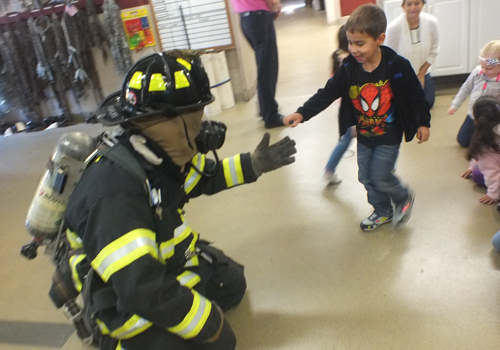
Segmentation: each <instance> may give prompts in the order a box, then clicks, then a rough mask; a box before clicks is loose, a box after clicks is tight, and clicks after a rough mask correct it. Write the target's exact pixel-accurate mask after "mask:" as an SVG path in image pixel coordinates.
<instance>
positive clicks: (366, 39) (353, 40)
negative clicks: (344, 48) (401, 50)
mask: <svg viewBox="0 0 500 350" xmlns="http://www.w3.org/2000/svg"><path fill="white" fill-rule="evenodd" d="M384 40H385V33H382V34H380V36H379V37H378V38H377V39H376V40H375V39H373V37H372V36H371V35H369V34H368V33H360V32H347V41H348V43H349V52H350V53H351V55H353V56H354V58H355V59H356V60H357V61H358V62H359V63H361V64H362V65H363V67H365V65H370V64H374V63H377V64H378V62H376V61H377V59H378V58H379V57H380V50H379V46H380V45H382V44H383V43H384Z"/></svg>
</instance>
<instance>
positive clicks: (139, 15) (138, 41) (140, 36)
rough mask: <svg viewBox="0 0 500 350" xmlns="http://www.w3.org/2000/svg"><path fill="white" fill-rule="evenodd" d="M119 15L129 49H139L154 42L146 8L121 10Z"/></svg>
mask: <svg viewBox="0 0 500 350" xmlns="http://www.w3.org/2000/svg"><path fill="white" fill-rule="evenodd" d="M121 15H122V22H123V27H124V28H125V34H126V35H127V41H128V45H129V47H130V50H136V51H139V50H141V49H142V48H143V47H148V46H153V45H155V44H156V42H155V38H154V35H153V30H152V29H151V24H150V23H151V21H150V20H149V18H148V10H147V9H146V8H142V9H138V10H134V11H122V13H121Z"/></svg>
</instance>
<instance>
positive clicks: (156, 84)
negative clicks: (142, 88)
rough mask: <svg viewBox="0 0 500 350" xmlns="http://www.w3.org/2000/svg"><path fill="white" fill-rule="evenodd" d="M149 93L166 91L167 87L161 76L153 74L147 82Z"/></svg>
mask: <svg viewBox="0 0 500 350" xmlns="http://www.w3.org/2000/svg"><path fill="white" fill-rule="evenodd" d="M149 91H167V86H166V85H165V81H164V80H163V74H160V73H154V74H153V75H151V80H150V81H149Z"/></svg>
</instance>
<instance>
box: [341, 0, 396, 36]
mask: <svg viewBox="0 0 500 350" xmlns="http://www.w3.org/2000/svg"><path fill="white" fill-rule="evenodd" d="M386 28H387V18H386V17H385V12H384V10H382V9H381V8H380V7H378V6H377V5H373V4H365V5H361V6H359V7H358V8H356V9H355V10H354V12H353V13H352V14H351V16H350V17H349V19H348V20H347V23H346V24H345V29H346V30H347V31H348V32H349V33H354V32H359V33H366V34H368V35H369V36H371V37H372V38H373V39H375V40H377V39H378V37H379V36H380V34H382V33H385V30H386Z"/></svg>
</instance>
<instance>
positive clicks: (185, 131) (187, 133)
mask: <svg viewBox="0 0 500 350" xmlns="http://www.w3.org/2000/svg"><path fill="white" fill-rule="evenodd" d="M181 119H182V124H184V133H185V134H186V139H187V142H188V146H189V147H190V148H191V149H192V150H194V147H193V144H192V143H191V139H190V138H189V132H188V128H187V125H186V121H185V120H184V116H182V115H181Z"/></svg>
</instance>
